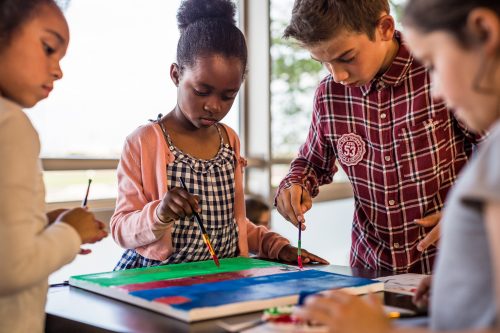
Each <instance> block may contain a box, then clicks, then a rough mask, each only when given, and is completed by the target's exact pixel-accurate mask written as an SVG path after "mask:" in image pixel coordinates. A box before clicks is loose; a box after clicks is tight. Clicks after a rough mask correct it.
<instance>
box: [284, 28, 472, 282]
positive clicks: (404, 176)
mask: <svg viewBox="0 0 500 333" xmlns="http://www.w3.org/2000/svg"><path fill="white" fill-rule="evenodd" d="M396 37H397V38H398V40H399V41H400V48H399V51H398V54H397V56H396V58H395V59H394V61H393V63H392V65H391V67H390V68H389V69H388V71H387V72H386V73H385V74H384V75H382V76H381V77H379V78H375V79H373V80H372V81H371V82H370V83H369V84H366V85H364V86H362V87H354V88H349V87H345V86H343V85H341V84H337V83H335V82H334V81H333V79H332V77H331V76H330V75H329V76H327V77H326V78H325V79H324V80H323V81H322V82H321V84H320V85H319V87H318V88H317V90H316V96H315V101H314V110H313V119H312V123H311V127H310V130H309V134H308V137H307V141H306V142H305V144H303V145H302V147H301V148H300V151H299V155H298V157H297V158H296V159H295V160H294V161H293V162H292V164H291V167H290V172H289V174H288V175H287V176H286V177H285V179H284V180H283V181H282V182H281V184H280V187H279V190H278V193H279V191H280V190H281V189H283V188H284V187H287V186H290V185H291V184H301V185H302V186H304V187H305V188H307V189H308V191H309V192H310V193H311V194H312V195H313V196H316V195H317V194H318V187H319V186H320V185H323V184H327V183H330V182H331V181H332V177H333V175H334V174H335V172H336V171H337V168H336V166H335V162H336V161H339V163H340V165H341V166H342V168H343V169H344V171H345V172H346V174H347V175H348V177H349V180H350V181H351V183H352V186H353V190H354V200H355V213H354V221H353V228H352V246H351V259H350V263H351V266H353V267H362V268H369V269H381V270H389V271H393V272H397V273H403V272H416V273H427V274H428V273H431V269H432V267H433V261H434V257H435V255H436V247H434V246H431V247H430V248H429V249H428V250H426V251H424V252H423V253H421V252H419V251H418V250H417V244H418V243H419V241H420V240H422V239H423V238H424V237H425V235H426V234H427V232H429V231H430V229H428V228H427V229H426V228H422V227H420V226H419V225H417V224H416V223H415V222H414V220H415V219H419V218H422V217H424V216H426V215H430V214H433V213H435V212H438V211H440V210H441V208H442V207H443V203H444V201H445V198H446V194H447V193H448V190H449V189H450V187H451V185H452V184H453V182H454V181H455V178H456V177H457V174H458V173H459V171H460V169H461V168H462V167H463V166H464V164H465V163H466V161H467V159H468V157H469V156H470V154H471V152H472V148H473V144H475V143H476V142H477V141H478V138H476V137H474V136H473V135H471V134H470V133H468V132H467V131H466V130H465V129H464V128H463V126H461V125H460V124H459V123H458V122H457V120H456V119H455V118H454V117H453V114H452V113H451V112H449V111H448V110H447V108H446V107H445V105H444V104H443V103H442V102H441V101H437V100H434V99H433V98H432V97H431V93H430V90H431V83H430V77H429V73H428V72H427V71H426V69H425V68H424V67H423V66H422V65H421V64H419V63H418V62H417V61H416V60H415V59H413V57H412V56H411V55H410V53H409V52H408V49H407V48H406V47H405V45H404V42H402V40H401V35H400V34H399V33H397V34H396ZM343 222H345V221H335V217H334V215H333V217H332V221H323V223H343ZM325 237H327V236H326V235H325Z"/></svg>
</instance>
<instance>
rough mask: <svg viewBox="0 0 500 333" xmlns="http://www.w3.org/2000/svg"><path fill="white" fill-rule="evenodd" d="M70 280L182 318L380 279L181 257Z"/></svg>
mask: <svg viewBox="0 0 500 333" xmlns="http://www.w3.org/2000/svg"><path fill="white" fill-rule="evenodd" d="M69 283H70V285H72V286H75V287H79V288H83V289H87V290H90V291H93V292H96V293H99V294H102V295H106V296H109V297H112V298H116V299H119V300H122V301H125V302H128V303H131V304H134V305H137V306H140V307H144V308H148V309H151V310H154V311H157V312H160V313H163V314H166V315H169V316H172V317H175V318H178V319H180V320H183V321H186V322H193V321H199V320H204V319H212V318H219V317H224V316H229V315H235V314H242V313H247V312H253V311H258V310H263V309H266V308H269V307H273V306H280V305H288V304H296V303H297V300H298V295H299V293H301V292H308V293H316V292H321V291H324V290H328V289H344V290H347V291H350V292H352V293H356V294H361V293H366V292H376V291H381V290H383V283H382V282H378V281H373V280H369V279H363V278H356V277H351V276H344V275H339V274H334V273H329V272H324V271H321V270H315V269H305V270H299V269H298V268H296V267H295V266H289V265H284V264H280V263H275V262H270V261H263V260H257V259H251V258H243V257H238V258H229V259H221V260H220V268H217V267H216V266H215V265H214V263H213V261H211V260H210V261H202V262H192V263H182V264H176V265H164V266H156V267H148V268H137V269H130V270H125V271H115V272H107V273H99V274H89V275H79V276H73V277H71V278H70V280H69Z"/></svg>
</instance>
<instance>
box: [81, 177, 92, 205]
mask: <svg viewBox="0 0 500 333" xmlns="http://www.w3.org/2000/svg"><path fill="white" fill-rule="evenodd" d="M90 183H92V179H90V178H89V183H88V185H87V192H86V193H85V197H84V198H83V201H82V207H87V199H88V198H89V190H90Z"/></svg>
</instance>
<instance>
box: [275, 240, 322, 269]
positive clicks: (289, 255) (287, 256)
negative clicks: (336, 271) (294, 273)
mask: <svg viewBox="0 0 500 333" xmlns="http://www.w3.org/2000/svg"><path fill="white" fill-rule="evenodd" d="M300 250H301V251H300V253H301V257H302V262H303V263H304V264H310V263H313V262H317V263H319V264H324V265H328V264H329V262H328V261H326V260H325V259H323V258H321V257H318V256H317V255H315V254H312V253H309V252H308V251H307V250H305V249H300ZM278 259H279V260H282V261H285V262H290V263H297V248H296V247H295V246H292V245H290V244H288V245H286V246H285V247H284V248H282V249H281V251H280V253H279V254H278Z"/></svg>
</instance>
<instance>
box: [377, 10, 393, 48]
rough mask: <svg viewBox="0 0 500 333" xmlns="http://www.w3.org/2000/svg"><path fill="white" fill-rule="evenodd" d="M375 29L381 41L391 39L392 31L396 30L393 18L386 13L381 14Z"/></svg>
mask: <svg viewBox="0 0 500 333" xmlns="http://www.w3.org/2000/svg"><path fill="white" fill-rule="evenodd" d="M375 29H376V30H377V31H378V34H379V35H380V39H381V40H382V41H384V42H385V41H391V40H392V38H393V37H394V31H395V30H396V24H395V23H394V18H393V17H392V16H391V15H388V14H385V15H383V16H381V17H380V18H379V19H378V23H377V27H376V28H375Z"/></svg>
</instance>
